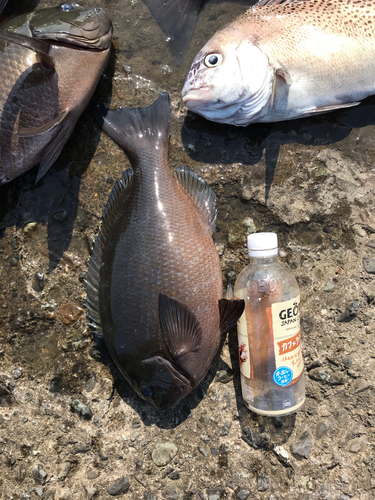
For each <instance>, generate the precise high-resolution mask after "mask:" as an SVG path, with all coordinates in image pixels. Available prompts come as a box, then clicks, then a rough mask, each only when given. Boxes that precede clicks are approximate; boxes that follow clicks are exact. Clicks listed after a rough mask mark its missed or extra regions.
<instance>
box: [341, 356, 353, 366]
mask: <svg viewBox="0 0 375 500" xmlns="http://www.w3.org/2000/svg"><path fill="white" fill-rule="evenodd" d="M342 362H343V364H344V365H345V367H346V368H350V367H351V366H352V364H353V361H352V360H351V359H350V358H344V359H343V360H342Z"/></svg>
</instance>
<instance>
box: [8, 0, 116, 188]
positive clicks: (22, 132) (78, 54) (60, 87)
mask: <svg viewBox="0 0 375 500" xmlns="http://www.w3.org/2000/svg"><path fill="white" fill-rule="evenodd" d="M1 28H2V30H1V31H0V184H4V183H6V182H9V181H11V180H12V179H14V178H15V177H17V176H19V175H21V174H22V173H24V172H26V171H27V170H29V169H30V168H31V167H33V166H34V165H37V164H38V163H40V168H39V172H38V177H37V180H39V179H40V178H41V177H42V176H43V175H44V174H45V173H46V172H47V170H48V169H49V168H50V166H51V165H52V164H53V163H54V161H55V160H56V158H57V157H58V156H59V154H60V152H61V150H62V148H63V146H64V145H65V143H66V142H67V140H68V138H69V136H70V135H71V133H72V131H73V128H74V126H75V124H76V122H77V120H78V118H79V117H80V115H81V114H82V112H83V110H84V109H85V107H86V105H87V103H88V101H89V100H90V98H91V96H92V94H93V92H94V90H95V87H96V85H97V83H98V80H99V78H100V75H101V73H102V71H103V69H104V67H105V65H106V63H107V60H108V57H109V53H110V46H111V41H112V23H111V21H110V19H109V17H108V15H107V14H106V13H105V12H104V11H102V10H101V9H99V8H97V7H90V8H88V7H87V8H86V7H78V6H74V5H73V4H63V5H62V6H61V7H57V8H51V9H43V10H39V11H35V12H32V13H31V14H24V15H21V16H18V17H16V18H14V19H12V20H11V21H7V22H6V23H3V24H2V25H1Z"/></svg>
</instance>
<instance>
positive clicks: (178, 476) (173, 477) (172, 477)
mask: <svg viewBox="0 0 375 500" xmlns="http://www.w3.org/2000/svg"><path fill="white" fill-rule="evenodd" d="M180 477H181V474H180V473H179V472H177V471H175V472H172V474H170V475H169V479H172V480H176V479H180Z"/></svg>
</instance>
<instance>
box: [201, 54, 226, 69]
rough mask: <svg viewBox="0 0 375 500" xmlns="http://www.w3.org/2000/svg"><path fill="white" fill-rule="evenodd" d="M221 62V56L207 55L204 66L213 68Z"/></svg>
mask: <svg viewBox="0 0 375 500" xmlns="http://www.w3.org/2000/svg"><path fill="white" fill-rule="evenodd" d="M222 60H223V56H222V55H221V54H208V56H206V57H205V58H204V64H205V65H206V66H207V68H215V67H216V66H219V64H220V63H221V61H222Z"/></svg>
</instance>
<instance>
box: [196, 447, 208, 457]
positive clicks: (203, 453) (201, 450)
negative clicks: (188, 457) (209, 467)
mask: <svg viewBox="0 0 375 500" xmlns="http://www.w3.org/2000/svg"><path fill="white" fill-rule="evenodd" d="M198 451H199V453H200V454H201V455H203V456H204V457H208V453H207V451H206V450H205V449H204V448H202V447H200V446H198Z"/></svg>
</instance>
